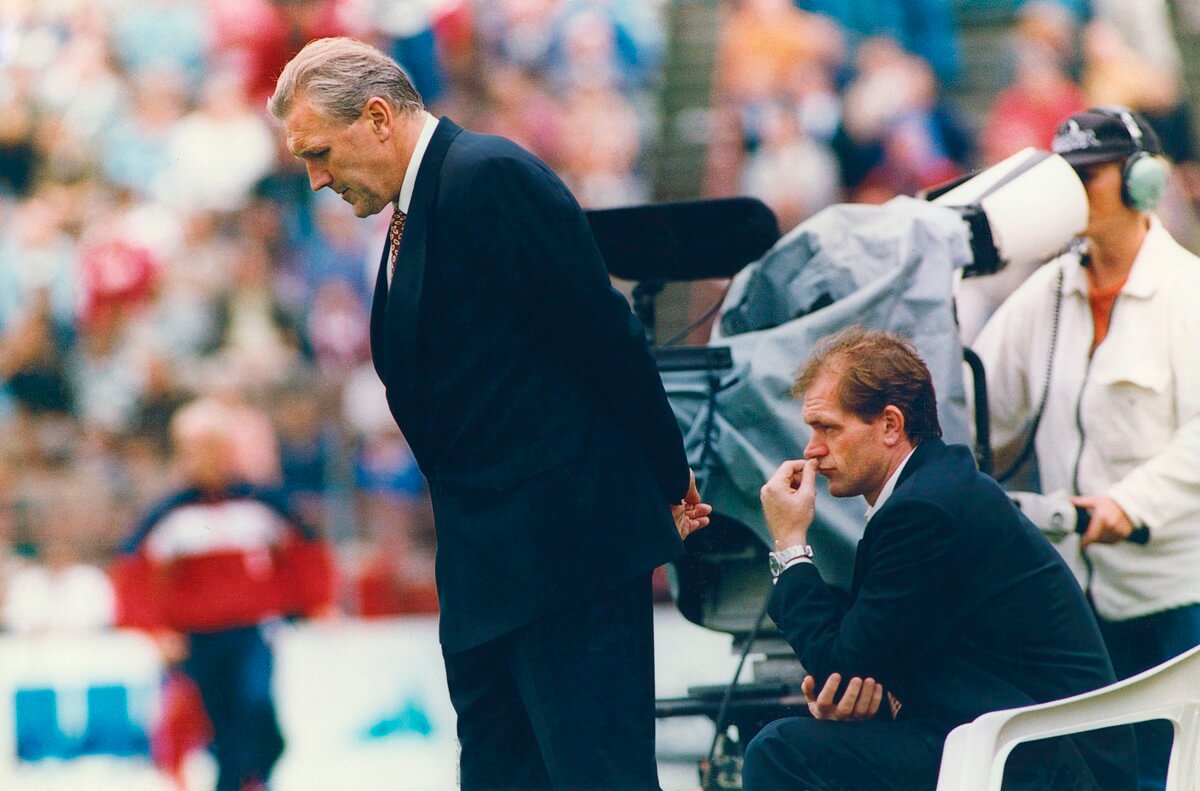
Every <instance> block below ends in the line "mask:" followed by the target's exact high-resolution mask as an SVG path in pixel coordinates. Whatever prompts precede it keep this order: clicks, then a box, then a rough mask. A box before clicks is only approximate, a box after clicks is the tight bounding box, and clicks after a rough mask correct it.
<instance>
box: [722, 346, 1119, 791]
mask: <svg viewBox="0 0 1200 791" xmlns="http://www.w3.org/2000/svg"><path fill="white" fill-rule="evenodd" d="M792 392H793V394H794V395H797V396H799V395H801V394H803V397H804V420H805V422H806V423H808V424H809V426H811V427H812V439H811V441H810V442H809V444H808V447H806V448H805V451H804V455H805V457H806V460H800V461H788V462H784V464H783V465H782V466H781V467H780V468H779V470H778V471H777V472H776V473H775V475H774V476H773V477H772V478H771V480H770V481H768V482H767V483H766V485H764V486H763V488H762V503H763V512H764V515H765V516H766V520H767V524H768V526H769V528H770V531H771V534H772V537H773V538H774V539H775V547H776V551H775V552H773V553H772V571H773V572H774V573H775V575H776V586H775V589H774V591H773V592H772V595H771V602H770V613H771V617H772V618H773V619H774V620H775V622H776V623H777V624H778V625H779V627H780V629H781V630H782V631H783V633H784V636H785V637H786V638H787V640H788V642H789V643H790V644H791V646H792V648H793V649H794V650H795V652H796V655H797V656H798V657H799V658H800V661H801V662H802V663H803V665H804V667H805V669H806V670H807V672H808V673H810V674H811V676H809V677H806V678H805V679H804V683H803V685H802V689H803V691H804V693H805V696H806V697H807V698H808V700H809V712H810V713H811V714H812V717H811V718H810V717H795V718H789V719H783V720H777V721H776V722H773V723H771V724H770V725H768V726H767V727H766V728H765V729H764V730H763V731H762V732H760V733H759V734H758V736H756V737H755V739H754V740H753V741H752V742H751V743H750V745H749V746H748V748H747V751H746V760H745V766H744V780H745V787H746V788H747V789H748V790H749V791H765V790H766V789H781V788H804V789H842V788H846V789H865V788H870V789H883V788H896V789H932V788H933V787H934V785H935V784H936V782H937V775H938V769H939V765H940V761H941V754H942V745H943V742H944V739H945V737H946V734H947V733H949V732H950V730H952V729H953V728H954V727H955V726H957V725H960V724H962V723H964V722H969V721H970V720H972V719H974V718H975V717H977V716H978V715H980V714H982V713H984V712H986V711H994V710H997V709H1005V708H1013V707H1016V706H1024V705H1029V704H1033V703H1041V702H1045V701H1048V700H1055V699H1058V698H1064V697H1068V696H1070V695H1075V694H1078V693H1081V692H1085V691H1088V690H1092V689H1096V688H1098V687H1101V686H1104V685H1105V684H1110V683H1112V682H1113V681H1114V675H1113V670H1112V666H1111V664H1110V663H1109V660H1108V655H1107V654H1106V653H1105V650H1104V644H1103V642H1102V641H1101V639H1100V633H1099V630H1098V628H1097V626H1096V621H1095V619H1094V618H1093V616H1092V613H1091V610H1090V609H1089V607H1088V605H1087V602H1086V601H1085V600H1084V598H1083V595H1082V593H1081V592H1080V590H1079V586H1078V585H1077V584H1076V583H1075V581H1074V579H1073V578H1072V576H1071V573H1070V571H1068V569H1067V567H1066V566H1065V565H1064V564H1063V563H1062V561H1061V559H1060V558H1059V556H1058V554H1057V553H1056V552H1055V551H1054V549H1053V548H1052V547H1051V546H1050V544H1048V543H1047V542H1046V540H1045V539H1044V538H1043V537H1042V536H1041V535H1040V534H1039V533H1038V531H1037V529H1036V528H1034V526H1033V525H1032V524H1030V523H1029V521H1028V520H1027V519H1025V518H1024V517H1023V516H1021V514H1020V513H1019V512H1018V511H1017V510H1016V509H1015V508H1014V507H1013V505H1012V504H1011V503H1010V502H1009V499H1008V497H1007V496H1006V495H1005V494H1004V492H1003V491H1002V490H1001V489H1000V487H999V486H997V485H996V484H995V483H994V482H993V481H992V480H991V479H990V478H988V477H986V476H984V475H983V474H981V473H980V472H978V471H977V470H976V468H975V463H974V460H973V458H972V457H971V453H970V451H969V450H968V449H967V448H965V447H962V446H947V445H946V444H945V443H944V442H942V440H941V439H940V436H941V428H940V427H939V425H938V417H937V400H936V397H935V395H934V389H933V380H932V378H931V377H930V375H929V370H928V368H926V366H925V363H924V362H923V361H922V360H921V359H920V357H918V356H917V354H916V352H915V351H914V350H913V348H912V347H911V346H910V345H909V344H908V343H906V342H905V341H903V340H902V339H900V338H898V337H896V336H893V335H889V334H887V333H883V332H871V331H867V330H862V329H859V328H852V329H850V330H847V331H844V332H842V333H840V334H839V335H836V336H834V337H833V338H830V339H827V341H826V342H825V343H824V344H823V345H822V346H821V347H819V348H818V350H817V351H816V353H815V354H814V356H813V358H812V359H811V360H810V361H809V362H808V363H807V365H806V366H805V367H804V369H803V370H802V371H801V372H800V375H799V377H798V378H797V380H796V383H795V386H794V387H793V390H792ZM817 473H821V474H822V475H824V476H825V477H826V478H827V479H828V482H829V491H830V493H831V494H833V495H834V496H837V497H853V496H857V495H862V496H863V497H864V498H865V499H866V501H867V505H868V506H869V507H868V509H867V514H866V518H867V528H866V531H865V532H864V534H863V538H862V541H861V542H860V543H859V545H858V551H857V554H856V556H855V567H854V574H853V578H852V583H851V588H850V592H849V597H848V598H844V597H842V596H840V595H839V593H838V592H837V591H835V590H834V589H833V588H831V587H830V586H829V585H827V584H826V583H825V582H824V581H823V580H822V579H821V575H820V573H819V572H818V571H817V569H816V566H814V565H813V563H812V557H813V553H812V550H811V548H810V547H809V546H808V528H809V525H810V524H811V522H812V519H813V498H814V495H815V485H816V476H817ZM843 679H844V680H846V682H847V683H846V684H845V685H844V688H842V687H841V682H842V680H843ZM839 688H841V689H842V691H840V692H839ZM818 689H819V690H820V691H818ZM1135 766H1136V757H1135V755H1134V748H1133V736H1132V731H1131V729H1130V728H1128V727H1123V728H1112V729H1108V730H1104V731H1097V732H1094V733H1090V734H1087V735H1084V736H1074V737H1070V738H1069V739H1068V738H1064V739H1058V740H1052V741H1048V742H1034V743H1031V744H1027V745H1021V746H1020V747H1018V749H1017V750H1016V751H1014V754H1013V757H1012V759H1011V760H1010V762H1009V766H1008V770H1007V773H1006V787H1009V788H1021V789H1028V788H1038V789H1054V790H1055V791H1058V789H1093V788H1104V789H1133V788H1135V787H1136V781H1135V776H1136V773H1135Z"/></svg>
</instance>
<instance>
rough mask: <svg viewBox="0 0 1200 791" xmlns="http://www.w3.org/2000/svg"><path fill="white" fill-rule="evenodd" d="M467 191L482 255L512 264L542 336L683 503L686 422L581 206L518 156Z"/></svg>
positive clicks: (519, 292) (485, 168)
mask: <svg viewBox="0 0 1200 791" xmlns="http://www.w3.org/2000/svg"><path fill="white" fill-rule="evenodd" d="M468 196H469V200H470V201H471V203H472V204H473V205H472V207H471V217H472V220H473V222H474V223H475V227H476V229H477V232H476V233H475V234H474V236H475V238H476V239H477V240H479V244H480V249H479V250H478V254H479V255H481V256H486V257H488V258H489V259H491V260H496V261H498V262H500V265H501V266H507V267H510V268H511V271H510V272H509V273H508V274H509V275H510V276H511V277H512V278H513V282H514V283H515V285H516V299H517V300H518V301H519V303H521V304H520V309H521V313H522V315H524V316H527V317H528V318H529V320H530V321H531V322H532V321H534V320H535V319H536V321H537V324H538V328H539V329H538V333H537V337H538V339H539V341H544V342H545V343H547V344H548V345H549V346H550V347H551V349H552V352H553V353H554V354H555V355H556V356H557V357H558V358H559V359H560V360H561V361H562V362H563V364H564V365H566V366H567V367H568V368H569V369H570V370H571V371H573V372H574V374H575V375H576V376H577V377H578V378H579V379H581V380H582V381H583V383H584V385H585V386H586V387H587V388H588V389H589V391H590V392H592V393H594V394H595V401H596V403H597V404H598V405H599V407H600V409H602V410H604V411H606V412H608V413H609V414H610V415H612V416H613V418H614V419H615V420H616V422H617V424H618V425H619V426H620V427H621V428H622V429H624V431H625V432H626V433H627V435H628V436H629V437H630V438H631V439H632V440H633V441H634V442H635V443H636V444H637V445H638V446H639V447H640V448H641V450H642V452H643V454H644V456H645V458H646V459H647V461H648V462H649V463H650V466H651V469H653V470H654V474H655V476H656V478H657V479H658V483H659V486H660V487H661V489H662V491H663V494H664V495H665V496H666V498H667V500H668V501H669V502H677V501H678V500H679V499H680V498H682V497H683V495H684V493H685V492H686V491H687V486H688V463H687V457H686V454H685V453H684V449H683V439H682V436H681V434H680V431H679V424H678V423H677V422H676V419H675V415H674V413H673V412H672V410H671V406H670V404H669V403H668V401H667V396H666V393H665V392H664V390H663V386H662V379H661V378H660V376H659V373H658V368H657V366H656V365H655V362H654V358H653V357H652V356H651V354H650V350H649V346H648V345H647V343H646V336H645V332H644V330H643V328H642V325H641V323H640V322H639V321H638V320H637V318H636V317H635V316H634V315H633V313H632V312H631V311H630V309H629V305H628V303H627V302H626V301H625V297H624V296H622V295H621V294H620V292H618V291H616V290H615V289H614V288H612V285H611V282H610V281H609V277H608V270H607V268H606V266H605V264H604V261H603V259H602V258H601V256H600V251H599V249H598V248H597V247H596V243H595V240H594V239H593V238H592V232H591V228H590V226H589V225H588V222H587V218H586V217H585V216H584V213H583V211H582V209H580V207H579V204H578V203H576V202H575V199H574V198H573V197H572V196H571V193H570V192H569V191H568V190H567V188H566V186H565V185H564V184H563V183H562V182H561V181H560V180H559V179H558V177H557V176H555V175H554V174H553V173H552V172H551V171H550V170H549V169H548V168H547V167H546V166H545V165H543V164H541V163H540V162H536V161H526V160H522V159H519V158H516V157H511V158H496V159H492V160H489V161H488V162H487V163H485V164H484V165H482V166H480V167H479V168H478V169H477V171H476V173H475V175H474V178H473V179H472V184H471V187H470V189H469V191H468ZM543 327H549V328H551V330H550V331H546V330H545V329H542V328H543ZM556 330H557V331H556Z"/></svg>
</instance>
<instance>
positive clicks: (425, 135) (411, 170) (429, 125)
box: [396, 110, 438, 214]
mask: <svg viewBox="0 0 1200 791" xmlns="http://www.w3.org/2000/svg"><path fill="white" fill-rule="evenodd" d="M421 113H422V114H423V115H424V117H425V123H424V124H423V125H422V126H421V133H420V134H418V135H417V144H416V146H414V147H413V152H412V156H411V157H410V158H409V160H408V169H407V170H405V171H404V183H403V184H401V185H400V194H399V195H398V196H396V208H397V209H399V210H400V211H402V212H404V213H405V214H408V207H409V205H410V204H411V203H412V194H413V188H414V187H415V186H416V184H417V171H419V170H420V169H421V160H422V159H424V158H425V149H427V148H429V141H430V139H432V138H433V132H434V130H435V129H437V125H438V119H436V118H434V117H433V116H432V115H430V114H429V113H428V112H426V111H424V110H422V111H421Z"/></svg>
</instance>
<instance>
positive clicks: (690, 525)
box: [671, 472, 712, 539]
mask: <svg viewBox="0 0 1200 791" xmlns="http://www.w3.org/2000/svg"><path fill="white" fill-rule="evenodd" d="M691 476H692V477H691V481H690V482H689V483H688V491H687V494H685V495H684V496H683V500H681V501H680V503H679V505H673V506H671V517H672V518H673V519H674V520H675V529H676V530H678V531H679V537H680V538H681V539H684V538H687V537H688V536H690V535H691V534H692V533H695V532H696V531H697V530H699V529H700V528H702V527H704V526H706V525H707V524H708V521H709V518H708V515H709V514H711V513H712V506H711V505H709V504H708V503H703V502H701V501H700V490H699V489H697V488H696V473H695V472H692V473H691Z"/></svg>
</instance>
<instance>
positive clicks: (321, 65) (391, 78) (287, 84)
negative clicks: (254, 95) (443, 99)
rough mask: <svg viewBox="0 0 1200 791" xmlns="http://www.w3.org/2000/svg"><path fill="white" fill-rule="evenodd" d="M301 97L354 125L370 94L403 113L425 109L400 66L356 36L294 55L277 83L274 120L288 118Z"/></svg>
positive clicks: (315, 43) (322, 43) (273, 98)
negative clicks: (296, 99) (294, 102)
mask: <svg viewBox="0 0 1200 791" xmlns="http://www.w3.org/2000/svg"><path fill="white" fill-rule="evenodd" d="M298 93H303V94H304V96H305V97H306V98H307V99H308V100H309V102H311V103H312V106H313V108H314V109H315V110H317V112H319V113H321V114H322V115H324V116H326V117H327V118H330V119H331V120H335V121H342V122H345V123H347V124H348V123H350V122H352V121H354V120H355V119H357V118H358V116H359V115H361V114H362V110H363V107H365V106H366V104H367V100H368V99H370V98H371V97H372V96H379V97H380V98H383V99H385V100H387V102H388V103H389V104H391V105H392V106H393V107H394V108H396V109H397V110H399V111H400V112H410V113H416V112H420V111H421V110H423V109H425V103H424V102H423V101H421V95H420V94H418V93H417V89H416V88H414V87H413V84H412V81H411V80H409V79H408V75H406V74H405V73H404V70H403V69H401V68H400V64H398V63H396V61H394V60H392V59H391V58H389V57H388V56H387V55H384V54H383V53H382V52H380V51H379V50H377V49H375V48H374V47H372V46H371V45H370V44H364V43H363V42H361V41H357V40H355V39H352V38H345V37H341V38H321V39H317V40H316V41H310V42H309V43H308V44H306V45H304V48H303V49H302V50H300V51H299V52H298V53H296V57H294V58H292V59H291V61H289V62H288V64H287V65H286V66H284V67H283V73H282V74H280V75H279V80H278V81H277V82H276V83H275V93H274V95H273V96H271V98H270V100H268V102H267V107H268V108H269V109H270V111H271V114H272V115H274V116H275V117H276V118H279V119H283V118H286V117H287V114H288V112H289V111H290V110H291V108H292V102H293V101H295V98H296V94H298Z"/></svg>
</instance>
